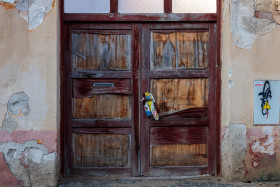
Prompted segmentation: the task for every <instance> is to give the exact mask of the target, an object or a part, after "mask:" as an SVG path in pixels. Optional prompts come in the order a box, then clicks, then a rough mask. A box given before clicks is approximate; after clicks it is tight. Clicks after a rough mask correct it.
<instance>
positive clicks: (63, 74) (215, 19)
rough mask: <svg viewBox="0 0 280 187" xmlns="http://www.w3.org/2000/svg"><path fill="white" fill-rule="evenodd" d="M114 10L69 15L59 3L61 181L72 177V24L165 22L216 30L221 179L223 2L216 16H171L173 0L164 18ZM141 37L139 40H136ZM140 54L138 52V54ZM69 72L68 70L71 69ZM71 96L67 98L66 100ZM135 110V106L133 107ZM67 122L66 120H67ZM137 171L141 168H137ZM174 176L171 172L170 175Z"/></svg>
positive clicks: (114, 4) (216, 134) (167, 4)
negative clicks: (69, 144)
mask: <svg viewBox="0 0 280 187" xmlns="http://www.w3.org/2000/svg"><path fill="white" fill-rule="evenodd" d="M110 2H111V3H110V4H111V8H110V13H108V14H81V13H79V14H69V13H64V0H60V1H59V11H60V13H59V15H60V129H59V131H60V132H58V133H59V135H60V137H59V155H60V156H59V158H60V162H59V163H60V175H61V177H67V176H69V170H68V166H67V159H69V158H68V156H67V154H65V152H66V151H67V149H66V148H65V144H66V143H67V142H68V141H69V137H67V133H66V132H67V125H66V124H67V123H68V121H67V118H66V116H67V115H66V114H67V111H66V110H65V108H66V107H65V106H66V105H67V103H68V102H67V100H66V99H65V98H68V97H69V95H67V94H71V93H72V92H71V90H69V87H67V86H66V83H67V80H69V78H70V77H69V76H67V66H66V64H65V62H66V61H67V55H66V54H67V52H68V51H69V48H68V47H69V45H65V44H66V43H67V42H68V41H67V35H68V34H69V23H88V22H91V23H97V24H98V23H131V22H135V23H137V22H139V23H145V22H146V23H152V22H162V23H174V22H176V23H180V22H184V23H213V25H214V26H213V30H214V33H215V34H216V46H215V47H216V55H215V58H216V64H215V69H216V73H215V75H214V77H215V91H216V94H215V100H214V101H213V103H209V104H211V105H214V107H215V109H216V110H215V111H213V114H214V117H213V119H212V123H214V124H215V125H214V129H213V130H212V131H211V132H210V134H209V136H213V137H216V138H215V141H214V142H209V143H212V144H213V146H214V147H215V150H216V151H215V152H216V154H215V155H213V156H212V157H213V165H212V166H211V168H212V169H213V173H212V174H213V175H219V174H220V169H221V164H220V162H221V160H220V158H221V156H220V153H221V151H220V122H221V121H220V120H221V119H220V116H221V115H220V109H221V106H220V105H221V99H220V98H221V58H220V51H221V49H220V47H221V0H217V13H214V14H201V13H200V14H189V13H187V14H170V13H171V10H172V8H171V6H172V1H171V0H164V12H165V13H161V14H118V13H117V12H118V8H117V4H118V2H117V0H110ZM136 37H139V36H136ZM138 51H139V50H138ZM138 65H139V63H138ZM68 68H69V67H68ZM67 96H68V97H67ZM134 107H136V106H134ZM65 119H66V120H65ZM137 170H138V168H137ZM171 172H172V171H171Z"/></svg>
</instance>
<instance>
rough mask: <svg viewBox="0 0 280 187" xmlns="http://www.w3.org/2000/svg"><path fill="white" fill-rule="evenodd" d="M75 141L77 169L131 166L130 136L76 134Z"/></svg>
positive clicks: (74, 156) (75, 163) (75, 164)
mask: <svg viewBox="0 0 280 187" xmlns="http://www.w3.org/2000/svg"><path fill="white" fill-rule="evenodd" d="M73 140H74V142H73V145H74V148H73V149H74V153H73V154H74V155H73V158H74V166H75V167H127V166H129V159H130V158H129V157H130V138H129V135H120V134H74V138H73Z"/></svg>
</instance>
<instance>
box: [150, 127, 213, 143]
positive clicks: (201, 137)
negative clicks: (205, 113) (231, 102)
mask: <svg viewBox="0 0 280 187" xmlns="http://www.w3.org/2000/svg"><path fill="white" fill-rule="evenodd" d="M207 128H208V127H151V135H150V144H151V145H174V144H206V143H207V138H208V130H207Z"/></svg>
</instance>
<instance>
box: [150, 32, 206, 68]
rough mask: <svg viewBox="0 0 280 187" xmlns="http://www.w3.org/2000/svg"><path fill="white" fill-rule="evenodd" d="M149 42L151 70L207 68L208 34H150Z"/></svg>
mask: <svg viewBox="0 0 280 187" xmlns="http://www.w3.org/2000/svg"><path fill="white" fill-rule="evenodd" d="M151 40H152V41H151V47H150V49H151V51H150V52H151V57H150V58H151V70H170V69H174V70H175V69H190V68H192V69H193V68H196V69H201V68H208V42H209V35H208V32H198V33H196V32H195V33H192V32H173V33H157V32H152V33H151Z"/></svg>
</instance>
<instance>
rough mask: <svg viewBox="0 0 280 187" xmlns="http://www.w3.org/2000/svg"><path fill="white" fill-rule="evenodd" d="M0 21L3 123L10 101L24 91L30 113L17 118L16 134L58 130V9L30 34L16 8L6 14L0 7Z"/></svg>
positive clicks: (0, 109) (1, 109)
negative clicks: (22, 131)
mask: <svg viewBox="0 0 280 187" xmlns="http://www.w3.org/2000/svg"><path fill="white" fill-rule="evenodd" d="M0 17H1V20H0V28H1V32H0V41H1V42H0V56H1V60H0V96H1V97H0V120H1V121H2V120H3V119H4V117H5V115H6V113H7V103H8V101H9V98H10V97H11V96H12V95H13V94H14V93H18V92H22V91H23V92H25V93H26V95H27V96H28V97H29V108H30V111H29V113H28V115H26V116H24V117H23V116H19V117H15V120H16V121H17V123H18V128H17V130H56V129H57V110H58V104H59V103H58V89H57V88H58V86H57V84H58V55H59V54H58V46H59V45H58V18H57V6H55V8H53V9H52V10H51V12H50V13H48V14H46V16H45V18H44V20H43V22H42V24H41V25H40V26H38V27H37V28H36V29H34V30H28V22H27V21H25V20H24V19H23V18H21V17H20V16H19V13H18V10H17V9H15V8H14V9H10V10H6V9H5V8H4V7H2V6H0ZM0 127H1V124H0Z"/></svg>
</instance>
